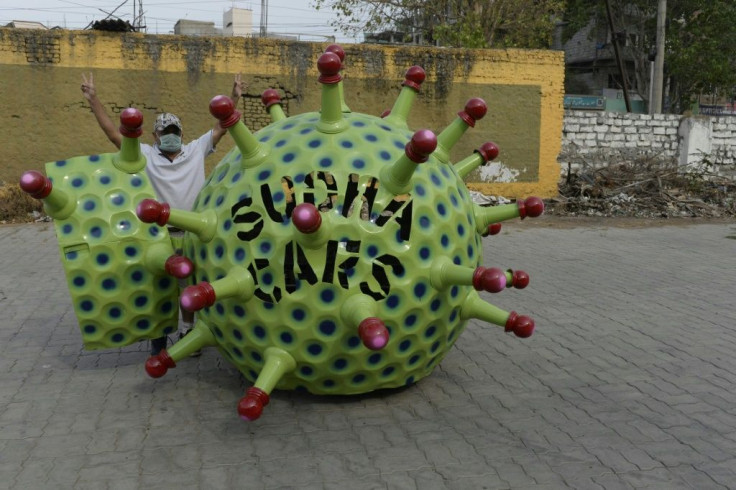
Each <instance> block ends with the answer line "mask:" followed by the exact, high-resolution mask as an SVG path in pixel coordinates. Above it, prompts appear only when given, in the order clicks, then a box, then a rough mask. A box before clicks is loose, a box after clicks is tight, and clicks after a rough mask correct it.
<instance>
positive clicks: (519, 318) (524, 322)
mask: <svg viewBox="0 0 736 490" xmlns="http://www.w3.org/2000/svg"><path fill="white" fill-rule="evenodd" d="M504 330H505V331H506V332H514V335H516V336H517V337H521V338H522V339H525V338H527V337H531V335H532V333H534V320H532V319H531V318H529V317H528V316H526V315H519V314H518V313H516V312H515V311H512V312H511V313H510V314H509V319H508V320H506V326H505V328H504Z"/></svg>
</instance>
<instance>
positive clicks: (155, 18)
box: [0, 0, 362, 43]
mask: <svg viewBox="0 0 736 490" xmlns="http://www.w3.org/2000/svg"><path fill="white" fill-rule="evenodd" d="M140 3H142V5H143V12H144V17H145V25H146V26H147V30H146V32H147V33H148V34H173V32H174V24H176V21H177V20H179V19H187V20H200V21H208V22H214V23H215V27H217V28H222V14H223V13H224V12H225V11H226V10H228V9H230V7H236V8H245V9H250V10H252V11H253V27H254V29H255V30H256V31H258V29H259V26H260V19H261V0H253V1H233V0H198V1H197V0H176V1H172V0H26V1H23V0H0V26H4V25H6V24H8V23H9V22H11V21H13V20H30V21H36V22H41V23H43V24H44V25H46V26H48V27H54V26H60V27H65V28H67V29H84V28H85V27H86V26H87V25H89V24H90V23H91V22H93V21H95V20H102V19H104V18H106V17H107V14H106V13H105V12H113V11H114V10H115V9H116V7H117V10H115V13H114V15H115V16H117V17H119V18H121V19H123V20H127V21H129V22H131V23H133V12H134V6H135V12H136V14H137V13H138V12H139V4H140ZM312 3H313V0H268V31H269V32H275V33H281V34H301V36H300V37H299V38H300V39H301V40H304V41H317V42H320V41H323V40H324V38H320V36H331V35H334V36H336V39H337V42H340V43H356V42H361V41H362V37H361V38H354V37H348V36H345V35H344V34H342V33H340V32H338V31H337V30H336V29H335V28H333V27H331V26H330V25H329V21H330V20H334V19H335V18H336V15H335V14H334V13H333V12H332V11H330V10H319V11H317V10H315V9H314V8H313V7H312ZM103 11H105V12H103Z"/></svg>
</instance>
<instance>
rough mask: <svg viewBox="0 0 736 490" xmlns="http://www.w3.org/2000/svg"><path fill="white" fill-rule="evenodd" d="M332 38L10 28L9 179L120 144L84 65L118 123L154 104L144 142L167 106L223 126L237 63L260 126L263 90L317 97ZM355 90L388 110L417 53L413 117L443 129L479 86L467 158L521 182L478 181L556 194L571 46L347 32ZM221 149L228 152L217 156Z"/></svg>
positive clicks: (3, 54)
mask: <svg viewBox="0 0 736 490" xmlns="http://www.w3.org/2000/svg"><path fill="white" fill-rule="evenodd" d="M326 46H327V44H318V43H301V42H287V41H279V40H265V39H244V38H196V37H186V36H171V35H165V36H158V35H157V36H153V35H144V34H138V33H106V32H97V31H63V30H55V31H36V30H23V29H10V28H0V101H1V102H2V104H1V107H2V110H0V128H1V131H0V134H1V135H2V136H0V138H1V141H0V162H1V165H0V181H5V182H10V183H14V182H17V180H18V178H19V177H20V175H21V174H22V173H23V171H25V170H29V169H39V170H40V169H42V168H43V164H44V163H45V162H47V161H53V160H57V159H63V158H68V157H72V156H76V155H85V154H94V153H103V152H111V151H114V150H115V149H114V147H113V146H112V144H111V143H109V142H108V141H107V139H106V138H105V136H104V135H103V133H102V131H101V130H100V129H99V127H98V126H97V123H96V122H95V119H94V116H93V115H92V113H91V111H90V110H89V108H88V106H87V102H86V100H85V99H84V98H83V97H82V93H81V90H80V83H81V78H82V74H83V73H88V72H92V73H94V77H95V82H96V85H97V91H98V95H99V97H100V99H101V101H102V102H103V104H104V105H105V107H106V108H107V109H108V113H109V114H110V115H111V117H113V120H114V121H115V122H117V117H118V114H119V112H120V111H121V110H123V109H124V108H126V107H130V106H133V107H137V108H138V109H141V110H142V111H143V116H144V121H145V122H144V128H145V130H146V132H145V133H144V141H147V142H152V138H151V136H150V132H149V131H150V130H151V129H152V128H151V125H152V122H153V120H154V117H155V114H156V113H157V112H161V111H168V112H175V113H177V114H178V115H179V116H180V117H181V118H182V121H183V124H184V132H185V140H189V139H191V138H194V137H197V136H199V135H200V134H201V133H203V132H205V131H206V130H208V129H209V128H211V127H212V126H213V124H214V123H215V120H214V119H213V117H212V116H211V115H210V114H209V109H208V104H209V100H210V99H211V98H212V97H213V96H214V95H217V94H229V93H230V89H231V86H232V81H233V77H234V75H235V74H237V73H238V72H240V73H242V74H243V78H244V79H245V81H246V82H247V84H248V89H247V93H246V94H245V96H244V98H243V100H242V102H241V106H240V107H239V109H240V110H241V111H242V112H243V113H244V121H245V123H246V125H248V127H249V128H250V129H251V130H253V131H256V130H258V129H260V128H261V127H263V126H264V125H266V124H268V121H269V119H268V116H267V114H266V112H265V110H264V109H263V106H262V105H261V102H260V94H261V93H262V92H263V91H264V90H265V89H267V88H277V89H278V90H279V91H280V92H281V94H282V96H283V97H284V101H285V105H284V109H285V111H286V113H287V114H299V113H302V112H309V111H314V110H317V109H318V108H319V103H320V93H321V92H320V85H319V83H318V82H317V77H318V76H319V73H318V71H317V66H316V61H317V59H318V58H319V55H320V54H321V53H322V52H323V51H324V48H325V47H326ZM343 47H344V49H345V52H346V60H345V69H344V71H343V75H344V76H345V80H344V87H345V99H346V102H347V104H348V105H349V106H350V108H351V109H352V110H353V111H356V112H365V113H368V114H376V115H378V114H380V113H381V112H382V111H383V110H384V109H388V108H390V107H391V106H392V105H393V102H394V100H395V98H396V96H397V95H398V93H399V90H400V88H401V87H400V84H401V82H402V81H403V80H404V73H405V72H406V70H407V68H409V67H410V66H412V65H415V64H416V65H420V66H422V67H423V68H424V69H425V70H426V72H427V79H426V81H425V83H424V84H423V85H422V90H421V93H420V95H419V96H418V97H417V100H416V102H415V103H414V106H413V108H412V111H411V114H410V117H409V126H410V127H411V128H413V129H421V128H429V129H432V130H433V131H435V132H437V133H439V132H440V131H441V130H442V129H443V128H444V127H445V126H446V125H447V124H449V123H450V122H451V121H452V120H453V119H454V118H455V117H456V114H457V112H458V111H460V110H462V108H463V106H464V104H465V102H466V101H467V100H468V99H469V98H471V97H482V98H483V99H484V100H485V101H486V102H487V103H488V107H489V110H488V114H487V115H486V117H485V118H484V119H482V120H480V121H478V123H477V124H476V126H475V128H472V129H469V130H468V131H467V132H466V134H465V135H464V136H463V138H462V139H461V140H460V142H459V143H458V144H457V145H456V147H455V148H454V149H453V151H452V154H451V157H452V160H453V161H458V160H460V159H462V158H463V157H465V156H467V155H468V154H470V153H471V152H472V151H473V150H474V149H475V148H477V147H479V146H480V145H481V144H482V143H484V142H485V141H495V142H496V143H497V144H498V145H499V147H500V148H501V153H500V155H499V159H498V160H500V161H503V163H504V164H505V165H507V166H509V167H510V168H512V169H516V171H517V173H518V178H517V181H516V182H512V183H488V182H478V180H479V177H478V175H477V173H475V174H471V176H469V178H468V179H467V180H468V187H470V188H471V189H474V190H479V191H481V192H484V193H486V194H493V195H503V196H506V197H522V196H526V195H532V194H534V195H538V196H542V197H551V196H555V195H556V194H557V181H558V177H559V165H558V163H557V155H558V153H559V151H560V144H561V133H562V115H563V109H562V98H563V82H564V80H563V78H564V67H563V54H562V52H557V51H532V50H462V49H442V48H439V49H438V48H426V47H395V46H375V45H362V44H360V45H358V44H348V45H344V46H343ZM232 146H233V144H232V141H231V140H230V139H229V138H227V137H226V138H225V139H223V142H222V143H221V144H220V148H219V149H218V152H217V153H215V154H214V155H213V156H211V157H210V159H209V161H208V162H207V166H208V169H211V168H213V167H214V166H215V164H216V163H217V161H218V160H219V158H220V156H223V155H224V154H225V153H226V151H227V150H229V149H230V148H231V147H232ZM218 155H219V156H218Z"/></svg>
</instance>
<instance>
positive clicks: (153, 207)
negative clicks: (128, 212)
mask: <svg viewBox="0 0 736 490" xmlns="http://www.w3.org/2000/svg"><path fill="white" fill-rule="evenodd" d="M135 214H136V215H138V219H140V220H141V221H143V222H144V223H156V224H157V225H159V226H164V225H165V224H166V223H168V222H169V216H170V215H171V206H169V205H168V204H167V203H165V202H158V201H156V200H155V199H144V200H142V201H141V202H140V204H138V206H137V207H136V208H135Z"/></svg>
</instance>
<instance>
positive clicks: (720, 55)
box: [665, 0, 736, 107]
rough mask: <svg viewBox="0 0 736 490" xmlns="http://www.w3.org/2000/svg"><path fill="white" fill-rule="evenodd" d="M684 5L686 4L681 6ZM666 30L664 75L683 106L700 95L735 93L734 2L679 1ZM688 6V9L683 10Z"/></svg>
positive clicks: (735, 7)
mask: <svg viewBox="0 0 736 490" xmlns="http://www.w3.org/2000/svg"><path fill="white" fill-rule="evenodd" d="M684 4H686V5H684ZM675 5H676V6H677V7H679V8H678V9H677V11H675V12H674V15H673V18H672V19H671V20H670V22H669V26H668V29H667V55H666V57H665V63H666V66H667V73H668V74H669V75H670V76H672V77H673V79H674V80H675V81H676V82H677V89H678V90H677V93H676V94H675V95H676V98H677V102H678V103H679V105H680V106H681V107H686V106H687V105H688V104H689V103H690V102H691V101H693V100H694V99H695V97H696V96H697V95H699V94H700V93H713V92H719V93H722V94H726V95H728V96H733V94H734V91H735V90H736V51H735V50H734V46H736V25H734V19H736V3H734V2H732V1H712V0H689V1H688V2H685V1H684V0H681V1H680V2H676V3H675ZM685 7H687V8H685Z"/></svg>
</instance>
